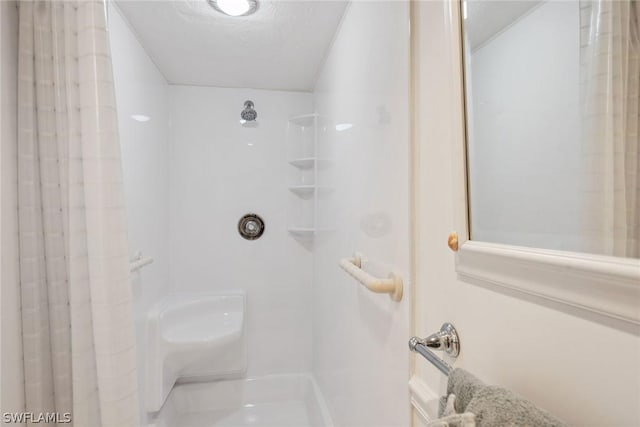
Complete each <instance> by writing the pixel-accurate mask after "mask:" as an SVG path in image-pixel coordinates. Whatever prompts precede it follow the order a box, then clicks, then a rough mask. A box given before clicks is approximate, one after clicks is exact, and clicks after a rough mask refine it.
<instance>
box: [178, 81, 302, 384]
mask: <svg viewBox="0 0 640 427" xmlns="http://www.w3.org/2000/svg"><path fill="white" fill-rule="evenodd" d="M170 93H171V97H170V105H171V120H172V141H173V143H172V153H171V161H172V165H171V224H172V226H171V229H172V235H171V245H170V246H171V260H172V261H171V262H172V268H171V270H172V282H173V289H174V291H176V292H191V291H198V292H201V291H207V292H218V293H224V292H225V291H227V290H245V291H246V293H247V307H248V313H247V318H248V336H249V360H248V364H249V366H248V375H249V376H260V375H266V374H275V373H286V372H308V371H309V370H310V368H311V335H310V331H311V316H310V311H311V281H312V273H311V272H312V266H313V264H312V261H313V259H312V254H311V252H310V251H309V250H308V249H307V248H306V247H305V246H303V245H301V244H300V243H299V242H298V241H296V240H294V239H293V238H292V237H291V236H290V235H289V234H288V233H287V206H288V204H287V200H288V197H289V191H288V189H287V172H288V168H289V166H288V165H287V157H286V132H285V131H286V126H287V119H288V117H289V116H291V115H295V114H302V113H308V112H310V111H311V108H312V105H311V104H312V99H311V95H310V94H308V93H296V92H280V91H267V90H251V89H223V88H211V87H193V86H171V90H170ZM248 99H250V100H253V101H254V103H255V108H256V111H257V112H258V123H259V126H258V127H256V128H247V127H242V126H241V125H240V123H239V120H240V111H242V109H243V108H244V102H245V101H246V100H248ZM247 213H256V214H258V215H260V216H261V217H262V219H263V220H264V221H265V224H266V227H265V232H264V235H263V236H262V237H261V238H260V239H258V240H255V241H248V240H244V239H243V238H242V237H241V236H240V235H239V234H238V231H237V224H238V221H239V219H240V218H241V217H242V216H243V215H245V214H247Z"/></svg>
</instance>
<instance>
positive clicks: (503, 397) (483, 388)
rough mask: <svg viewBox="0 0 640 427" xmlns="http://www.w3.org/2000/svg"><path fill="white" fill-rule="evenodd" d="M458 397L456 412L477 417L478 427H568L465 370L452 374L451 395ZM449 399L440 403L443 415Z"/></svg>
mask: <svg viewBox="0 0 640 427" xmlns="http://www.w3.org/2000/svg"><path fill="white" fill-rule="evenodd" d="M450 394H454V395H455V396H456V399H455V403H454V405H455V411H456V412H457V413H464V412H467V413H468V412H471V413H473V414H475V422H476V426H477V427H490V426H491V427H493V426H501V427H502V426H505V427H507V426H536V427H561V426H566V425H565V424H564V423H563V422H562V421H560V420H558V419H556V418H555V417H554V416H552V415H551V414H549V413H548V412H545V411H543V410H542V409H540V408H538V407H537V406H535V405H534V404H533V403H531V402H529V401H528V400H525V399H523V398H521V397H518V396H517V395H515V394H514V393H512V392H510V391H509V390H506V389H504V388H501V387H496V386H488V385H485V384H483V383H482V382H481V381H480V380H478V379H477V378H476V377H474V376H473V375H471V374H470V373H469V372H467V371H465V370H463V369H454V370H453V371H451V373H450V374H449V382H448V384H447V395H450ZM446 402H447V398H446V397H443V399H441V402H440V413H441V414H442V413H443V412H444V410H445V405H446Z"/></svg>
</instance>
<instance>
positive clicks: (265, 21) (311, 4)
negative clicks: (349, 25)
mask: <svg viewBox="0 0 640 427" xmlns="http://www.w3.org/2000/svg"><path fill="white" fill-rule="evenodd" d="M117 4H118V6H119V8H120V10H121V11H122V12H123V14H124V15H125V17H126V19H127V20H128V21H129V23H130V25H131V27H132V29H133V30H134V31H135V32H136V34H137V35H138V38H139V39H140V41H141V43H142V44H143V46H144V47H145V49H146V51H147V52H148V53H149V55H150V56H151V57H152V58H153V60H154V62H155V63H156V65H157V66H158V68H159V69H160V71H161V72H162V73H163V74H164V76H165V77H166V78H167V80H168V81H169V83H172V84H189V85H201V86H220V87H243V88H257V89H280V90H298V91H310V90H313V87H314V85H315V80H316V75H317V73H318V71H319V69H320V67H321V66H322V62H323V60H324V57H325V54H326V52H327V50H328V49H329V47H330V45H331V41H332V40H333V35H334V33H335V32H336V30H337V28H338V25H339V23H340V19H341V18H342V15H343V13H344V10H345V7H346V4H347V2H345V1H321V0H320V1H260V2H259V7H258V10H257V12H256V13H255V14H253V15H250V16H244V17H235V18H234V17H229V16H226V15H223V14H221V13H219V12H217V11H215V10H214V9H213V8H211V7H210V6H209V5H208V4H207V2H206V0H180V1H166V0H164V1H149V0H145V1H129V0H118V1H117Z"/></svg>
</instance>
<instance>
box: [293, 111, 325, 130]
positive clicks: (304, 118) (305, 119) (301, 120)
mask: <svg viewBox="0 0 640 427" xmlns="http://www.w3.org/2000/svg"><path fill="white" fill-rule="evenodd" d="M316 117H318V114H317V113H311V114H301V115H299V116H293V117H291V118H290V119H289V123H292V124H294V125H298V126H302V127H309V126H313V125H314V124H315V119H316Z"/></svg>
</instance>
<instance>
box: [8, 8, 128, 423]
mask: <svg viewBox="0 0 640 427" xmlns="http://www.w3.org/2000/svg"><path fill="white" fill-rule="evenodd" d="M19 17H20V22H19V65H18V68H19V72H18V74H19V82H18V85H19V86H18V103H19V105H18V108H19V112H18V128H19V136H18V187H19V188H18V199H19V201H18V205H19V242H20V248H19V251H20V253H19V256H20V283H21V293H22V294H21V299H22V334H23V345H24V371H25V398H26V410H27V412H31V413H33V414H34V418H35V419H37V418H38V417H41V415H40V414H44V415H45V416H47V414H52V413H57V414H58V415H57V416H58V418H59V419H60V420H64V419H65V418H66V417H67V415H65V414H70V415H69V416H70V417H71V419H72V424H71V425H75V426H79V427H99V426H114V427H125V426H134V425H138V424H139V413H138V386H137V377H136V365H135V335H134V327H133V312H132V295H131V291H130V287H129V264H128V248H127V235H126V222H125V210H124V204H123V183H122V173H121V162H120V147H119V142H118V133H117V121H116V110H115V102H114V88H113V80H112V69H111V58H110V51H109V42H108V36H107V29H106V18H105V4H104V2H103V1H82V0H81V1H58V0H22V1H19ZM48 416H51V415H48ZM29 424H31V423H29ZM33 425H42V423H37V424H36V423H34V424H33ZM45 425H47V424H45ZM48 425H57V424H56V423H55V422H52V423H50V424H48ZM59 425H69V424H59Z"/></svg>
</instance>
